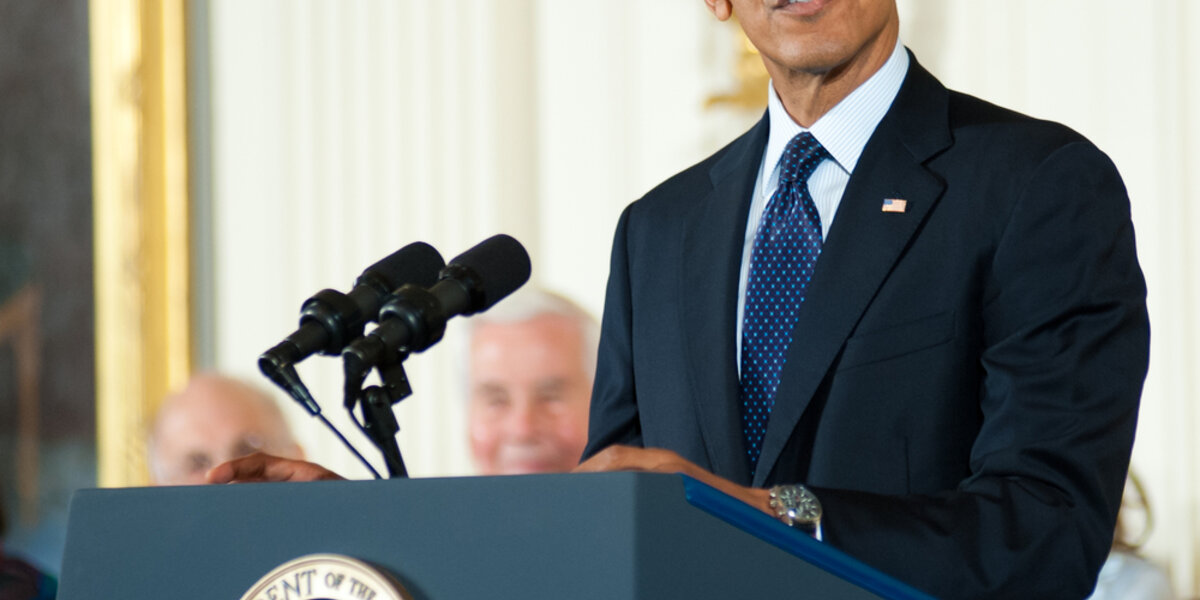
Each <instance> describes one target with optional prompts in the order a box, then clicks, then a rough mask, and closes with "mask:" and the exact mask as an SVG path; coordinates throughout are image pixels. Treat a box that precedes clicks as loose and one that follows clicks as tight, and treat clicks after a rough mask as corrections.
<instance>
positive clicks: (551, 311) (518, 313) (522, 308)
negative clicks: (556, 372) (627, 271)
mask: <svg viewBox="0 0 1200 600" xmlns="http://www.w3.org/2000/svg"><path fill="white" fill-rule="evenodd" d="M547 315H550V316H558V317H564V318H566V319H569V320H570V321H571V322H572V323H574V324H575V325H576V326H577V327H579V333H580V336H579V340H580V343H581V344H583V348H581V350H582V352H581V353H580V354H581V355H582V357H583V363H584V364H583V368H584V372H586V373H587V374H588V379H592V378H594V377H595V376H596V352H597V349H598V348H599V347H600V323H599V322H598V321H597V320H596V317H593V316H592V313H590V312H588V311H587V310H586V309H584V308H583V307H581V306H579V305H578V304H576V303H575V302H574V301H572V300H571V299H569V298H567V297H566V296H563V295H562V294H558V293H556V292H551V291H549V290H545V289H541V288H536V287H525V288H522V289H520V290H517V291H516V292H514V293H513V294H512V295H511V296H509V297H507V298H505V299H503V300H501V301H500V302H497V303H496V305H495V306H493V307H492V308H491V309H489V310H487V311H486V312H482V313H479V314H477V315H474V316H472V317H471V318H469V319H467V323H468V332H467V333H468V336H469V337H468V339H469V340H470V339H474V338H475V331H476V330H477V329H478V328H479V327H481V326H483V325H488V324H505V325H509V324H513V323H522V322H525V321H529V320H531V319H534V318H537V317H541V316H547ZM468 362H469V361H468Z"/></svg>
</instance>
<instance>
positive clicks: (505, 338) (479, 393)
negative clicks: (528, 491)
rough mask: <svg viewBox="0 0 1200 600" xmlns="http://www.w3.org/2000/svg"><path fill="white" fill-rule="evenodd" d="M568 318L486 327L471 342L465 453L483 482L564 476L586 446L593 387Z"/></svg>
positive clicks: (579, 339) (576, 330) (542, 318)
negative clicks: (491, 478)
mask: <svg viewBox="0 0 1200 600" xmlns="http://www.w3.org/2000/svg"><path fill="white" fill-rule="evenodd" d="M581 346H582V335H581V332H580V330H579V327H578V326H577V325H576V324H575V323H573V322H571V320H570V319H567V318H565V317H560V316H556V315H541V316H538V317H535V318H533V319H530V320H528V321H522V322H519V323H487V324H483V325H480V326H478V327H477V328H476V329H475V332H474V335H473V336H472V340H471V373H470V376H469V379H470V381H469V383H470V388H471V390H470V394H471V399H470V409H469V412H470V417H469V419H470V423H469V434H470V438H471V453H472V455H473V456H474V458H475V464H476V467H477V468H478V469H479V471H480V472H481V473H482V474H484V475H515V474H522V473H544V472H556V471H567V470H570V469H571V468H573V467H574V466H575V465H576V464H578V462H579V457H580V455H581V454H583V448H584V446H585V445H586V443H587V423H588V401H589V399H590V397H591V388H592V382H591V379H590V378H589V376H588V372H587V370H586V369H585V368H584V364H583V360H584V359H583V350H582V348H581Z"/></svg>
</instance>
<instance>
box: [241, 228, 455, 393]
mask: <svg viewBox="0 0 1200 600" xmlns="http://www.w3.org/2000/svg"><path fill="white" fill-rule="evenodd" d="M444 264H445V263H444V261H443V260H442V255H441V254H439V253H438V251H437V250H435V249H434V248H433V246H430V245H429V244H426V243H424V242H413V243H411V244H409V245H407V246H405V247H403V248H401V249H399V250H397V251H395V252H393V253H392V254H390V255H388V256H387V257H385V258H383V259H382V260H380V261H379V262H377V263H375V264H373V265H371V266H369V267H367V269H366V270H365V271H363V272H362V274H361V275H359V276H358V279H357V280H355V282H354V289H352V290H350V293H349V294H343V293H341V292H339V291H337V290H331V289H325V290H321V291H319V292H317V293H316V294H314V295H313V296H312V297H311V298H309V299H308V300H305V301H304V304H303V305H302V306H301V308H300V327H299V328H298V329H296V331H295V332H293V333H292V334H291V335H289V336H287V338H286V339H284V340H283V341H282V342H280V343H279V344H278V345H276V346H275V347H274V348H271V349H270V350H267V351H266V352H264V353H263V354H262V355H261V356H259V358H258V368H259V370H261V371H262V372H263V374H264V375H266V376H267V377H268V378H269V379H270V380H271V381H273V382H275V383H276V384H277V385H279V386H280V387H282V388H284V389H285V390H288V391H289V392H292V395H293V396H297V400H300V401H301V403H302V404H304V405H305V407H306V408H307V409H308V411H309V412H310V413H312V414H314V415H315V414H317V413H319V412H320V409H319V408H317V407H316V403H315V402H314V401H312V400H311V396H309V395H308V394H299V395H297V394H296V393H295V392H296V390H298V387H297V385H299V387H303V384H300V383H299V378H298V377H297V376H296V373H295V370H294V369H293V368H292V367H293V366H294V365H295V364H297V363H299V362H300V361H302V360H304V359H305V358H308V357H309V356H311V355H313V354H315V353H317V352H320V353H322V354H326V355H330V356H336V355H338V354H339V353H341V351H342V348H344V347H346V345H347V344H349V343H350V342H351V341H352V340H354V339H355V338H358V337H360V336H361V335H362V332H363V327H364V326H365V325H366V323H367V321H372V320H374V318H375V315H377V314H378V313H379V309H380V306H381V305H382V304H383V302H384V300H386V299H387V297H388V294H390V293H391V292H392V290H395V289H396V288H399V287H401V286H404V285H405V284H414V285H421V286H426V285H432V284H433V283H434V282H435V281H436V280H437V277H438V274H439V272H440V270H441V269H442V267H443V265H444Z"/></svg>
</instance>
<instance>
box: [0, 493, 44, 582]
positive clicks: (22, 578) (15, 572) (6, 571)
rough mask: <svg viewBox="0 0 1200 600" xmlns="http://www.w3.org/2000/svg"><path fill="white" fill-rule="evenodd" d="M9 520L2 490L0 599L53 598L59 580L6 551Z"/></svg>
mask: <svg viewBox="0 0 1200 600" xmlns="http://www.w3.org/2000/svg"><path fill="white" fill-rule="evenodd" d="M6 533H8V521H7V520H6V515H5V513H4V494H3V493H2V492H0V600H51V599H52V598H54V595H55V594H56V593H57V591H58V582H57V581H55V579H54V578H53V577H51V576H49V575H47V574H45V573H42V572H41V571H39V570H37V568H36V567H34V566H33V565H31V564H29V563H27V562H25V561H23V560H21V559H19V558H16V557H14V556H8V555H7V554H5V553H4V536H5V534H6Z"/></svg>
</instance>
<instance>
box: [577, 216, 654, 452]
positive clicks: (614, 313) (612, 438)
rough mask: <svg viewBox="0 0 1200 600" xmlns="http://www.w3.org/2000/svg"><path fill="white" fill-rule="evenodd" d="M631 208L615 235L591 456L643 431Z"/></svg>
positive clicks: (636, 442)
mask: <svg viewBox="0 0 1200 600" xmlns="http://www.w3.org/2000/svg"><path fill="white" fill-rule="evenodd" d="M630 210H631V207H627V208H626V209H625V211H624V212H622V213H621V218H620V220H619V221H618V223H617V233H616V236H615V238H614V239H613V246H612V248H613V249H612V263H611V265H610V266H609V277H608V290H607V293H606V295H605V298H604V317H603V323H604V327H603V330H602V331H601V334H600V350H599V353H598V360H597V365H596V380H595V387H594V388H593V390H592V405H591V416H590V418H589V421H588V423H589V425H588V427H589V429H588V443H587V448H586V449H585V450H584V452H583V457H584V458H585V459H586V458H588V457H590V456H592V455H593V454H595V453H597V452H599V451H601V450H603V449H605V448H607V447H609V446H612V445H614V444H620V445H626V446H641V445H642V431H641V425H640V422H639V420H638V407H637V396H636V395H635V394H634V378H633V356H632V354H633V353H632V348H633V338H632V321H633V316H632V306H631V301H630V289H629V286H630V282H629V255H628V250H627V248H626V244H625V234H626V231H627V228H628V225H629V214H630Z"/></svg>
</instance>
